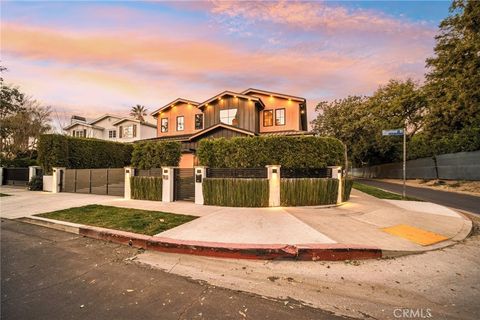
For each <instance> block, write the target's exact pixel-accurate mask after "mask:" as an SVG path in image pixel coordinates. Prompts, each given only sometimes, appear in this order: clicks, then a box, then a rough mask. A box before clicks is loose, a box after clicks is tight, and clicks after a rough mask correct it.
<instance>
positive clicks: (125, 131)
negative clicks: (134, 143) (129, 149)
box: [123, 124, 136, 139]
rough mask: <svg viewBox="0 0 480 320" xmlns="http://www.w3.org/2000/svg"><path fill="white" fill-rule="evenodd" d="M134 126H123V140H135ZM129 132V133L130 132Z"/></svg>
mask: <svg viewBox="0 0 480 320" xmlns="http://www.w3.org/2000/svg"><path fill="white" fill-rule="evenodd" d="M135 129H136V128H135V125H134V124H130V125H128V126H123V138H126V139H129V138H130V139H131V138H135ZM130 130H131V132H130Z"/></svg>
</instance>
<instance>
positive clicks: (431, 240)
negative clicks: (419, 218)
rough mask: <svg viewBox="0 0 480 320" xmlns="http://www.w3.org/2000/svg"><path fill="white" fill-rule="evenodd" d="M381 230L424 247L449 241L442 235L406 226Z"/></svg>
mask: <svg viewBox="0 0 480 320" xmlns="http://www.w3.org/2000/svg"><path fill="white" fill-rule="evenodd" d="M381 230H383V231H385V232H387V233H390V234H393V235H395V236H398V237H401V238H405V239H407V240H410V241H412V242H415V243H418V244H420V245H422V246H428V245H431V244H435V243H438V242H441V241H444V240H447V239H448V238H446V237H444V236H442V235H440V234H437V233H434V232H430V231H427V230H423V229H419V228H415V227H412V226H409V225H406V224H398V225H396V226H392V227H388V228H382V229H381Z"/></svg>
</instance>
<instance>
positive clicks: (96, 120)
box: [89, 113, 122, 124]
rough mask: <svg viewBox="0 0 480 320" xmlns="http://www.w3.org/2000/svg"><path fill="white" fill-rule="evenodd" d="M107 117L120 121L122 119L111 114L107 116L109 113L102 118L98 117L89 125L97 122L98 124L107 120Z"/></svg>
mask: <svg viewBox="0 0 480 320" xmlns="http://www.w3.org/2000/svg"><path fill="white" fill-rule="evenodd" d="M108 117H111V118H115V119H122V117H119V116H116V115H113V114H109V113H105V114H104V115H103V116H101V117H98V118H97V119H95V120H92V121H90V122H89V124H94V123H97V122H99V121H101V120H103V119H105V118H108Z"/></svg>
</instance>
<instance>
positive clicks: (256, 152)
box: [197, 136, 344, 168]
mask: <svg viewBox="0 0 480 320" xmlns="http://www.w3.org/2000/svg"><path fill="white" fill-rule="evenodd" d="M197 156H198V159H199V161H200V163H201V164H202V165H205V166H209V167H211V168H256V167H263V166H265V165H268V164H280V165H282V166H283V167H285V168H324V167H327V166H334V165H343V163H344V147H343V145H342V143H341V142H340V141H339V140H337V139H335V138H331V137H313V136H306V137H285V136H270V137H235V138H231V139H225V138H218V139H203V140H201V141H200V142H199V147H198V150H197Z"/></svg>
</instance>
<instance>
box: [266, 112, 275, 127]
mask: <svg viewBox="0 0 480 320" xmlns="http://www.w3.org/2000/svg"><path fill="white" fill-rule="evenodd" d="M267 112H268V113H271V115H272V118H271V121H272V122H271V124H266V120H267V119H266V117H265V115H266V114H267ZM273 117H274V112H273V109H267V110H263V126H264V127H273V123H274V121H273V120H274V119H273Z"/></svg>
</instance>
